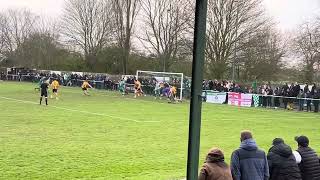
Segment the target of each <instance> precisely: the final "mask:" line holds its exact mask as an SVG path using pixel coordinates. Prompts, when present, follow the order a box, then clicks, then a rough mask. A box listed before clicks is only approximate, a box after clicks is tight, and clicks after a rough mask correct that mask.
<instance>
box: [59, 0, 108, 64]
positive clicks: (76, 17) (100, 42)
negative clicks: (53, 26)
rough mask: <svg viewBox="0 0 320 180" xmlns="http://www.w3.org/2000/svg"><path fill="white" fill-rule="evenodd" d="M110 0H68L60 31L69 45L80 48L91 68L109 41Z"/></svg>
mask: <svg viewBox="0 0 320 180" xmlns="http://www.w3.org/2000/svg"><path fill="white" fill-rule="evenodd" d="M111 3H112V2H111V0H68V1H67V2H66V5H65V8H64V16H63V18H62V26H61V31H62V34H63V35H64V36H66V38H67V39H68V40H67V42H68V43H70V45H73V46H76V47H77V48H80V49H81V50H82V52H83V53H84V56H85V59H86V61H87V62H88V65H89V66H90V68H91V69H93V66H94V64H95V63H96V61H97V54H98V53H99V51H101V50H102V48H103V47H105V46H106V45H108V43H111V38H112V35H113V33H114V29H113V28H114V23H113V20H114V16H113V13H112V4H111Z"/></svg>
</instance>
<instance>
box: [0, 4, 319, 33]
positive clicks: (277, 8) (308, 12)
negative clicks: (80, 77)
mask: <svg viewBox="0 0 320 180" xmlns="http://www.w3.org/2000/svg"><path fill="white" fill-rule="evenodd" d="M264 1H265V2H264V3H265V6H266V9H267V10H268V12H269V13H270V15H271V16H273V17H274V18H275V20H276V22H278V23H279V28H281V29H282V30H293V29H294V28H295V27H296V26H297V25H298V24H301V23H302V22H303V21H304V20H308V19H310V18H311V17H312V16H314V15H315V14H319V15H320V0H264ZM63 4H64V0H0V10H3V9H6V8H16V7H27V8H30V9H31V10H32V11H34V12H36V13H38V14H46V15H48V16H53V17H54V16H58V15H60V14H61V9H62V7H63Z"/></svg>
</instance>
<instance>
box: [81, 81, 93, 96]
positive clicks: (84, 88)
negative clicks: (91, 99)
mask: <svg viewBox="0 0 320 180" xmlns="http://www.w3.org/2000/svg"><path fill="white" fill-rule="evenodd" d="M81 88H82V91H83V93H84V95H86V96H89V93H88V88H92V86H91V85H90V84H89V82H88V81H87V80H85V81H83V83H82V86H81Z"/></svg>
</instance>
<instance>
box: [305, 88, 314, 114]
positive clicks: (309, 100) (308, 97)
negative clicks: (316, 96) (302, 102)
mask: <svg viewBox="0 0 320 180" xmlns="http://www.w3.org/2000/svg"><path fill="white" fill-rule="evenodd" d="M305 98H307V100H306V102H307V111H308V112H309V111H311V98H312V95H311V92H310V91H309V90H308V91H307V93H306V94H305Z"/></svg>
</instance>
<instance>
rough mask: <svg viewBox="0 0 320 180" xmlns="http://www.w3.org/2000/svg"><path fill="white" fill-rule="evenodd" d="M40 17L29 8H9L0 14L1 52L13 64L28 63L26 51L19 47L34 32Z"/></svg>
mask: <svg viewBox="0 0 320 180" xmlns="http://www.w3.org/2000/svg"><path fill="white" fill-rule="evenodd" d="M38 19H39V17H38V16H36V15H35V14H33V13H32V12H31V11H29V10H28V9H9V10H7V11H4V12H3V13H1V14H0V38H1V44H0V53H1V54H2V56H6V57H7V58H8V59H10V61H11V64H28V62H26V61H28V59H27V58H23V54H24V53H25V51H23V50H22V49H20V48H19V47H20V46H21V45H22V44H23V42H24V41H25V40H26V39H27V38H28V37H29V36H30V34H32V33H33V32H34V29H35V28H34V25H35V23H36V22H37V21H38Z"/></svg>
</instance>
